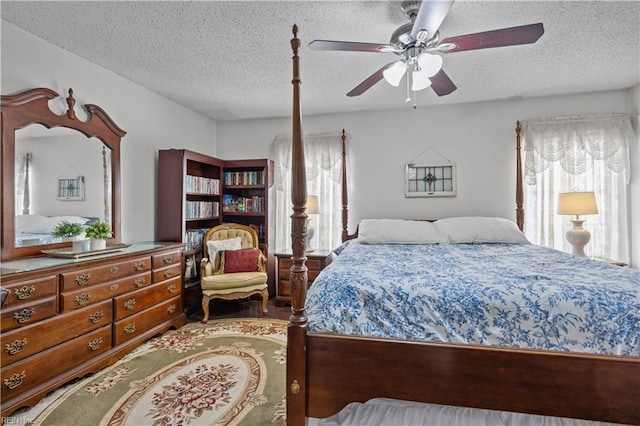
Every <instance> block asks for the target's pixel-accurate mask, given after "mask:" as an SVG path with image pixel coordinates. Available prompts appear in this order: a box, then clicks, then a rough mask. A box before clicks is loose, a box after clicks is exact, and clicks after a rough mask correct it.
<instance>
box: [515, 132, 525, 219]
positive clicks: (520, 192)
mask: <svg viewBox="0 0 640 426" xmlns="http://www.w3.org/2000/svg"><path fill="white" fill-rule="evenodd" d="M521 131H522V127H520V120H518V121H517V122H516V223H517V224H518V228H520V230H521V231H524V208H523V207H522V206H523V202H524V189H523V187H522V154H521V153H520V151H521V149H520V148H521V147H520V132H521Z"/></svg>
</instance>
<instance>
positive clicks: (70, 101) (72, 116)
mask: <svg viewBox="0 0 640 426" xmlns="http://www.w3.org/2000/svg"><path fill="white" fill-rule="evenodd" d="M67 105H68V106H69V108H68V109H67V117H69V118H70V119H72V120H75V119H76V112H75V111H74V109H73V107H74V106H75V105H76V100H75V99H74V98H73V89H72V88H69V96H67Z"/></svg>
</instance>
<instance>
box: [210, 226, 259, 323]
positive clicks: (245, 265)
mask: <svg viewBox="0 0 640 426" xmlns="http://www.w3.org/2000/svg"><path fill="white" fill-rule="evenodd" d="M203 249H204V257H203V259H202V261H201V263H200V269H201V274H200V277H201V278H200V285H201V287H202V311H203V312H204V317H203V318H202V322H205V323H206V322H207V321H208V320H209V302H210V301H211V299H224V300H234V299H244V298H247V297H249V296H252V295H254V294H261V295H262V313H263V314H266V313H267V300H268V299H269V291H268V289H267V259H266V257H265V256H264V255H263V254H262V252H261V251H260V249H259V248H258V235H257V234H256V232H255V231H254V230H253V229H251V228H250V227H249V226H246V225H240V224H237V223H224V224H222V225H218V226H215V227H213V228H211V229H210V230H209V231H207V233H206V234H205V238H204V241H203Z"/></svg>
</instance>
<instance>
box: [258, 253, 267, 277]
mask: <svg viewBox="0 0 640 426" xmlns="http://www.w3.org/2000/svg"><path fill="white" fill-rule="evenodd" d="M258 272H267V256H265V255H264V254H263V253H262V250H260V254H259V255H258Z"/></svg>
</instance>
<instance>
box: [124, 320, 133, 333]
mask: <svg viewBox="0 0 640 426" xmlns="http://www.w3.org/2000/svg"><path fill="white" fill-rule="evenodd" d="M135 331H136V323H135V322H132V323H131V324H127V325H125V326H124V332H125V333H129V334H131V333H133V332H135Z"/></svg>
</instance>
